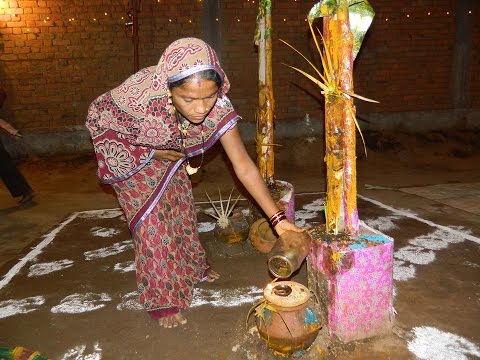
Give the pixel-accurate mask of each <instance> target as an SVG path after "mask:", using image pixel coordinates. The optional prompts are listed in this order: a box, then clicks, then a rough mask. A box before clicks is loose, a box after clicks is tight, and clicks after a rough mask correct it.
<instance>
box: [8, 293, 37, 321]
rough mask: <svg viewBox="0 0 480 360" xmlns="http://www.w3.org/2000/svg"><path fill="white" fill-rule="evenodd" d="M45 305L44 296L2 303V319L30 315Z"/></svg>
mask: <svg viewBox="0 0 480 360" xmlns="http://www.w3.org/2000/svg"><path fill="white" fill-rule="evenodd" d="M44 303H45V298H44V297H43V296H32V297H28V298H25V299H11V300H5V301H1V302H0V319H4V318H6V317H9V316H13V315H19V314H28V313H29V312H32V311H35V310H37V309H38V308H39V307H40V306H41V305H43V304H44Z"/></svg>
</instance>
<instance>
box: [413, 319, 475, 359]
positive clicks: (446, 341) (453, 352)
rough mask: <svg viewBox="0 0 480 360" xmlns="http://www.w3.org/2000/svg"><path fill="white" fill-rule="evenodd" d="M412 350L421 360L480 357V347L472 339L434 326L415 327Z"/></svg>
mask: <svg viewBox="0 0 480 360" xmlns="http://www.w3.org/2000/svg"><path fill="white" fill-rule="evenodd" d="M412 333H413V335H414V338H413V339H412V340H410V341H408V350H410V351H411V352H412V353H413V354H415V356H416V357H417V358H418V359H419V360H453V359H455V360H469V359H471V357H470V355H472V356H475V357H477V358H478V357H480V348H479V347H478V346H477V345H475V344H474V343H472V342H471V341H469V340H467V339H465V338H463V337H461V336H458V335H455V334H452V333H449V332H444V331H441V330H439V329H437V328H434V327H429V326H421V327H416V328H413V330H412Z"/></svg>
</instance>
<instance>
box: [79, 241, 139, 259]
mask: <svg viewBox="0 0 480 360" xmlns="http://www.w3.org/2000/svg"><path fill="white" fill-rule="evenodd" d="M129 249H133V241H132V240H125V241H122V242H118V243H115V244H113V245H111V246H107V247H104V248H101V249H96V250H91V251H86V252H84V255H85V260H94V259H99V258H105V257H108V256H113V255H118V254H120V253H122V252H124V251H126V250H129Z"/></svg>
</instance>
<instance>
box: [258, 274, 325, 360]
mask: <svg viewBox="0 0 480 360" xmlns="http://www.w3.org/2000/svg"><path fill="white" fill-rule="evenodd" d="M277 290H279V291H278V292H277ZM264 296H265V299H266V303H267V304H268V306H267V307H263V308H262V310H261V315H257V316H256V318H255V321H256V324H257V329H258V333H259V334H260V338H261V339H262V340H263V341H264V342H265V343H266V345H267V346H268V347H269V348H270V349H271V350H272V351H273V353H274V354H275V355H279V356H290V355H292V354H296V355H300V354H301V353H302V352H304V351H305V350H306V349H308V348H309V347H310V345H312V343H313V342H314V341H315V339H316V337H317V335H318V332H319V330H320V328H321V325H320V322H319V321H318V317H317V315H316V312H315V310H314V309H315V307H314V304H313V302H312V301H311V299H310V292H309V290H308V289H307V288H306V287H305V286H303V285H302V284H298V283H295V282H293V281H278V282H274V283H270V284H269V285H268V286H267V287H266V288H265V290H264ZM260 306H262V305H260Z"/></svg>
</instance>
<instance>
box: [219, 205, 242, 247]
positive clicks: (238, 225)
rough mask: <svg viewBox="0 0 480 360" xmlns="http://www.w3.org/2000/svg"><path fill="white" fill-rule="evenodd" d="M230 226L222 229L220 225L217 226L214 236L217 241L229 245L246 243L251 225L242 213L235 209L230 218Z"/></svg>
mask: <svg viewBox="0 0 480 360" xmlns="http://www.w3.org/2000/svg"><path fill="white" fill-rule="evenodd" d="M228 220H229V224H228V226H227V227H226V228H224V229H222V228H221V227H220V226H219V225H218V223H217V224H215V229H214V231H213V234H214V236H215V238H216V239H217V240H221V241H224V242H226V243H228V244H235V243H238V242H241V241H245V240H246V239H247V237H248V232H249V229H250V225H249V224H248V221H247V219H246V218H245V216H244V215H243V213H242V211H240V210H238V209H235V210H233V212H232V215H231V216H230V217H229V218H228Z"/></svg>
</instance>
